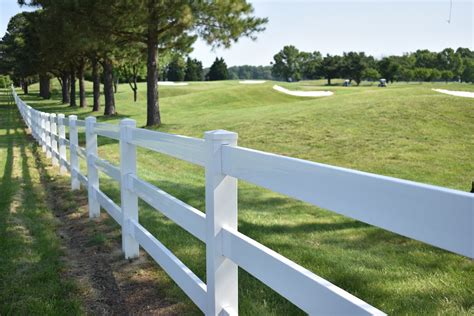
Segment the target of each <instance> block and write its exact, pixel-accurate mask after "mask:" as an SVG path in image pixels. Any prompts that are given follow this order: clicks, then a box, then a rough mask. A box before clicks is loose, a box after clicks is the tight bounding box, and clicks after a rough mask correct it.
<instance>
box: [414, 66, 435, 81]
mask: <svg viewBox="0 0 474 316" xmlns="http://www.w3.org/2000/svg"><path fill="white" fill-rule="evenodd" d="M413 78H414V79H415V80H418V81H419V82H421V81H429V80H430V78H431V69H430V68H415V69H414V70H413Z"/></svg>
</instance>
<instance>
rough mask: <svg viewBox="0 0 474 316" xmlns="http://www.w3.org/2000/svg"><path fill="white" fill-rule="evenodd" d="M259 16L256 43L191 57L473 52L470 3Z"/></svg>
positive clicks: (335, 4)
mask: <svg viewBox="0 0 474 316" xmlns="http://www.w3.org/2000/svg"><path fill="white" fill-rule="evenodd" d="M251 2H252V3H253V5H254V7H255V13H256V15H258V16H263V17H268V18H269V19H270V21H269V23H268V24H267V29H266V31H265V32H263V33H261V34H259V36H258V39H257V41H251V40H249V39H241V40H240V41H239V42H238V43H237V44H234V45H233V46H232V47H231V48H230V49H217V50H215V51H212V50H211V48H210V47H209V46H207V45H206V44H204V43H203V42H201V41H199V42H197V43H196V44H195V49H194V52H193V53H192V54H191V55H192V56H193V57H195V58H198V59H199V60H202V61H203V64H204V66H209V65H210V64H211V63H212V61H213V60H214V59H215V57H217V56H218V57H224V59H225V60H226V62H227V64H228V65H229V66H232V65H243V64H250V65H267V64H269V63H270V61H271V60H272V58H273V55H274V54H275V53H277V52H278V51H279V50H280V49H281V48H282V47H283V46H284V45H289V44H291V45H295V46H296V47H298V48H299V49H300V50H305V51H315V50H318V51H320V52H322V53H323V54H326V53H330V54H341V53H342V52H344V51H365V52H367V53H369V54H371V55H374V56H375V57H382V56H385V55H390V54H402V53H404V52H410V51H415V50H416V49H421V48H427V49H430V50H434V51H439V50H442V49H443V48H445V47H452V48H457V47H459V46H462V47H469V48H471V49H473V37H474V30H473V23H474V22H473V20H474V5H473V1H472V0H464V1H461V0H453V7H452V16H451V23H447V21H446V20H447V19H448V17H449V8H450V0H425V1H407V0H398V1H388V0H378V1H375V0H372V1H370V0H365V1H360V0H353V1H350V0H345V1H343V0H332V1H328V0H326V1H319V0H312V1H311V0H294V1H291V0H254V1H251ZM20 10H21V9H20V8H19V7H18V5H17V4H16V1H15V0H0V34H4V32H5V29H6V26H7V23H8V20H9V18H10V17H11V16H12V15H14V14H16V13H18V12H19V11H20Z"/></svg>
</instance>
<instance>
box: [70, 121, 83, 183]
mask: <svg viewBox="0 0 474 316" xmlns="http://www.w3.org/2000/svg"><path fill="white" fill-rule="evenodd" d="M76 121H77V116H76V115H69V154H70V159H71V161H70V167H71V189H72V190H79V188H80V186H81V183H80V182H79V179H78V178H77V173H78V172H79V157H78V156H77V147H78V146H79V137H78V132H77V125H76Z"/></svg>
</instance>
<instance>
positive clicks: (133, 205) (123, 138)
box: [120, 119, 139, 259]
mask: <svg viewBox="0 0 474 316" xmlns="http://www.w3.org/2000/svg"><path fill="white" fill-rule="evenodd" d="M135 126H136V122H135V120H131V119H124V120H121V121H120V173H121V181H120V200H121V202H120V205H121V208H122V251H123V252H124V254H125V258H126V259H129V258H136V257H138V255H139V245H138V242H137V241H136V240H135V237H134V234H133V232H132V231H130V230H131V226H130V225H129V221H130V220H135V221H138V197H137V194H136V193H135V192H134V191H132V190H131V186H130V184H129V182H128V181H129V179H130V177H129V176H130V175H135V174H136V173H137V150H136V146H135V145H133V144H130V142H129V141H130V135H131V133H130V132H131V130H130V129H131V128H133V127H135Z"/></svg>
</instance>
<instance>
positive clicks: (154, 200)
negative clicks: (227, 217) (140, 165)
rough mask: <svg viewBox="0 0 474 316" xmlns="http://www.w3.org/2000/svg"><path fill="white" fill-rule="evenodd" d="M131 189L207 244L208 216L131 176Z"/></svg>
mask: <svg viewBox="0 0 474 316" xmlns="http://www.w3.org/2000/svg"><path fill="white" fill-rule="evenodd" d="M129 181H131V189H132V190H133V191H134V192H135V193H136V194H137V195H138V196H139V197H140V198H141V199H142V200H143V201H145V202H146V203H148V204H149V205H151V206H152V207H153V208H155V209H156V210H158V211H159V212H161V213H163V215H165V216H166V217H168V218H169V219H171V220H172V221H173V222H175V223H176V224H178V225H179V226H181V227H182V228H184V229H185V230H186V231H188V232H189V233H191V234H192V235H193V236H194V237H196V238H198V239H199V240H201V241H203V242H205V240H206V215H205V214H204V213H203V212H201V211H199V210H197V209H195V208H194V207H192V206H190V205H188V204H186V203H184V202H183V201H181V200H179V199H177V198H175V197H174V196H172V195H170V194H168V193H166V192H165V191H163V190H161V189H159V188H157V187H155V186H153V185H151V184H149V183H147V182H145V181H143V180H141V179H139V178H137V177H135V176H129Z"/></svg>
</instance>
